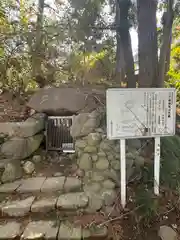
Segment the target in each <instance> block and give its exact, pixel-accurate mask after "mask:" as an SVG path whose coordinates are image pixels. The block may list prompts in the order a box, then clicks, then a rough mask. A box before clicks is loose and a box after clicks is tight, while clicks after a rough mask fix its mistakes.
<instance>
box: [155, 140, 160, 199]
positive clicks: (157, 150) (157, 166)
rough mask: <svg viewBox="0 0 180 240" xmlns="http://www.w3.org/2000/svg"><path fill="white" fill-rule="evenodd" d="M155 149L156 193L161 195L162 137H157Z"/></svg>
mask: <svg viewBox="0 0 180 240" xmlns="http://www.w3.org/2000/svg"><path fill="white" fill-rule="evenodd" d="M154 145H155V147H154V148H155V149H154V194H155V195H159V181H160V137H156V138H155V144H154Z"/></svg>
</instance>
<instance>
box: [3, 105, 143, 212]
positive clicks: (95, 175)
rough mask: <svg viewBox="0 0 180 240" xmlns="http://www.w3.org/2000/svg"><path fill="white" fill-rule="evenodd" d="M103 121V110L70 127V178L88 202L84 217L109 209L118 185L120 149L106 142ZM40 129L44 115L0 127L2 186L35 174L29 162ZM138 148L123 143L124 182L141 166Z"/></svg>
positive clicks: (79, 117) (77, 119)
mask: <svg viewBox="0 0 180 240" xmlns="http://www.w3.org/2000/svg"><path fill="white" fill-rule="evenodd" d="M105 118H106V117H105V109H104V108H99V109H97V110H95V111H93V112H91V113H81V114H79V115H77V116H75V117H74V119H73V125H72V127H71V135H72V137H73V138H74V141H75V154H73V155H70V156H69V157H70V158H71V161H72V168H74V170H75V173H74V174H75V175H74V176H75V177H77V178H79V179H80V180H81V182H82V189H81V191H83V192H84V194H85V195H86V196H87V197H88V199H89V201H88V205H87V207H86V210H85V211H86V212H87V213H91V212H95V211H97V210H100V209H101V208H103V207H106V206H110V205H112V204H113V202H114V200H115V199H116V194H117V189H118V187H119V183H120V145H119V141H111V140H108V139H107V137H106V124H105ZM44 126H45V115H44V114H35V115H33V116H32V117H30V118H29V119H27V120H26V121H25V122H22V123H0V133H1V134H3V140H4V142H3V143H2V144H1V149H0V150H1V155H2V156H3V157H4V158H5V159H3V160H1V161H0V169H1V165H2V168H3V169H4V170H3V172H2V174H1V176H0V177H1V182H2V183H6V182H11V181H14V180H16V179H19V178H22V177H23V173H22V172H25V173H26V174H27V175H28V177H30V176H32V174H33V173H34V172H35V171H34V170H35V165H34V163H33V162H36V161H34V160H33V159H34V157H36V156H34V157H31V156H33V153H34V152H35V151H36V150H37V149H38V148H39V146H40V144H41V142H42V140H43V131H44ZM5 136H6V137H5ZM140 147H141V142H140V141H139V140H131V141H128V142H127V146H126V157H127V180H128V179H129V178H130V177H131V176H133V174H134V173H135V172H136V170H137V168H139V166H141V165H143V164H144V158H143V157H141V156H140V155H139V152H138V149H139V148H140ZM29 157H30V158H29ZM39 157H40V158H41V156H39ZM1 158H2V157H1ZM24 159H25V161H24ZM22 163H23V167H22ZM54 164H57V162H56V163H55V162H54ZM59 164H61V162H60V163H59ZM58 174H59V173H58ZM60 174H62V175H64V173H60ZM33 176H34V175H33ZM35 176H36V175H35ZM37 176H38V174H37ZM37 176H36V177H37ZM53 176H55V174H54V175H53Z"/></svg>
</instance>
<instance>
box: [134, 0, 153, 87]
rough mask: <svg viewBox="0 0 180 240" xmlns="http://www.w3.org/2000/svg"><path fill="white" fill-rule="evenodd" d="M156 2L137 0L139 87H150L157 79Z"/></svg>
mask: <svg viewBox="0 0 180 240" xmlns="http://www.w3.org/2000/svg"><path fill="white" fill-rule="evenodd" d="M156 11H157V0H137V18H138V39H139V50H138V55H139V78H138V83H139V87H152V85H153V83H154V81H155V80H156V79H157V67H158V54H157V24H156Z"/></svg>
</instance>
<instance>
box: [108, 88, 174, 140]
mask: <svg viewBox="0 0 180 240" xmlns="http://www.w3.org/2000/svg"><path fill="white" fill-rule="evenodd" d="M106 106H107V136H108V138H109V139H122V138H124V139H128V138H148V137H158V136H172V135H174V134H175V118H176V114H175V113H176V90H175V89H174V88H173V89H172V88H170V89H169V88H167V89H166V88H150V89H148V88H146V89H143V88H139V89H138V88H132V89H131V88H128V89H123V88H114V89H113V88H112V89H108V90H107V94H106Z"/></svg>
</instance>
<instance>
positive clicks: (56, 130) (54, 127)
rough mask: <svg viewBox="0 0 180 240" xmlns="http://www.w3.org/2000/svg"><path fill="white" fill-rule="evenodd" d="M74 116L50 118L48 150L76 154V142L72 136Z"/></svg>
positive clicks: (47, 138) (47, 125) (47, 133)
mask: <svg viewBox="0 0 180 240" xmlns="http://www.w3.org/2000/svg"><path fill="white" fill-rule="evenodd" d="M72 121H73V116H49V117H48V119H47V124H46V150H47V151H48V150H54V151H62V152H64V153H74V152H75V146H74V140H73V138H72V136H71V134H70V128H71V126H72Z"/></svg>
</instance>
